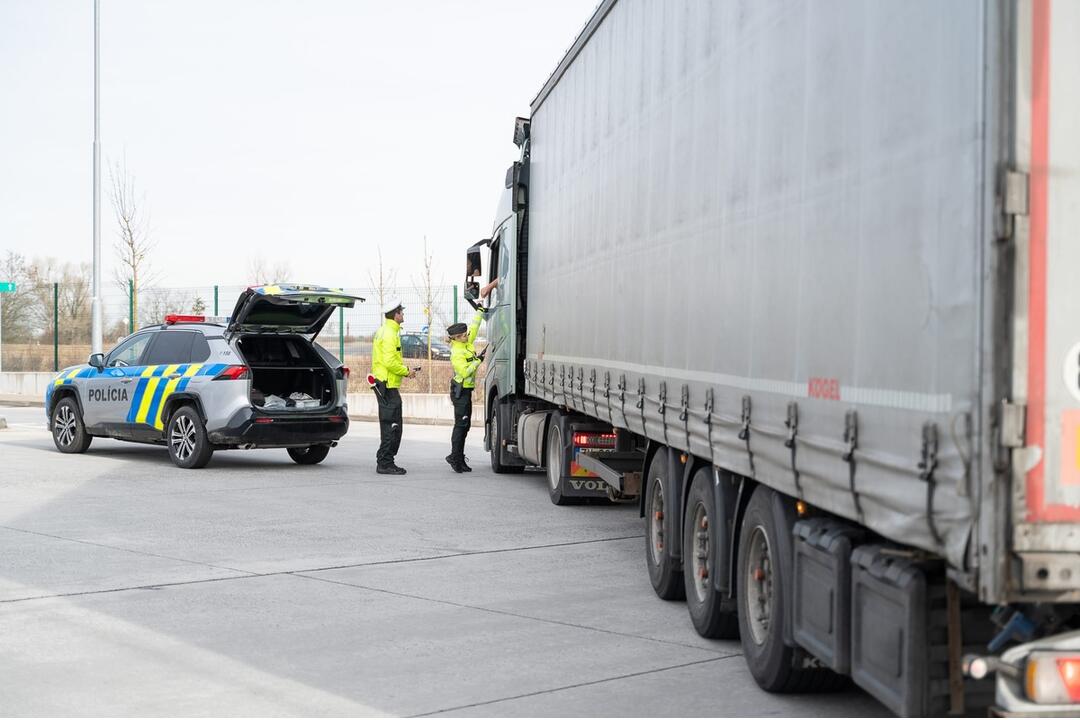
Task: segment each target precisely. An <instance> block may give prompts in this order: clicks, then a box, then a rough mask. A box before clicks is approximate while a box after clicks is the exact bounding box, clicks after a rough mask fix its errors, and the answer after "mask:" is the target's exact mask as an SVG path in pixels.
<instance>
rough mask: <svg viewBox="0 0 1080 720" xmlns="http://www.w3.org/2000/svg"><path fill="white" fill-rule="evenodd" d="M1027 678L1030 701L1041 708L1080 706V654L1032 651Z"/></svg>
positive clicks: (1026, 686)
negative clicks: (1043, 706) (1040, 705)
mask: <svg viewBox="0 0 1080 720" xmlns="http://www.w3.org/2000/svg"><path fill="white" fill-rule="evenodd" d="M1025 675H1026V677H1025V680H1026V682H1025V690H1027V696H1028V699H1029V700H1032V701H1033V702H1036V703H1039V704H1042V705H1070V704H1073V703H1080V653H1078V652H1076V651H1073V652H1068V651H1066V652H1060V651H1058V652H1054V651H1036V652H1033V653H1032V654H1031V657H1029V658H1028V661H1027V668H1026V672H1025Z"/></svg>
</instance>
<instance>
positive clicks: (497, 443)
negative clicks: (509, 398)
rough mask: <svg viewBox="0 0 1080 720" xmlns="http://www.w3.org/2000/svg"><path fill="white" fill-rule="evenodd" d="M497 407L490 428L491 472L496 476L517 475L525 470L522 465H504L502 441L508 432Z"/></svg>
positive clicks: (492, 413) (493, 410)
mask: <svg viewBox="0 0 1080 720" xmlns="http://www.w3.org/2000/svg"><path fill="white" fill-rule="evenodd" d="M501 415H502V413H500V412H499V407H498V405H496V406H495V407H493V408H492V409H491V415H490V417H489V419H488V423H489V425H488V427H490V428H491V471H492V472H493V473H495V474H496V475H517V474H520V473H521V472H523V471H524V470H525V468H524V467H522V466H521V465H504V464H503V462H502V455H501V453H502V439H503V435H504V434H505V432H506V428H504V427H503V423H502V420H501V419H500V416H501Z"/></svg>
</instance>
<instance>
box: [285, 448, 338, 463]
mask: <svg viewBox="0 0 1080 720" xmlns="http://www.w3.org/2000/svg"><path fill="white" fill-rule="evenodd" d="M329 454H330V446H329V445H308V446H307V447H298V448H289V457H291V458H292V459H293V460H294V461H295V462H296V463H297V464H299V465H317V464H318V463H321V462H322V461H323V460H325V459H326V456H327V455H329Z"/></svg>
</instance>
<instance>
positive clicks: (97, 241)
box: [90, 0, 102, 353]
mask: <svg viewBox="0 0 1080 720" xmlns="http://www.w3.org/2000/svg"><path fill="white" fill-rule="evenodd" d="M99 11H100V8H99V0H94V279H93V293H94V294H93V299H92V300H91V301H90V352H92V353H99V352H101V332H102V329H101V325H102V322H101V319H102V313H101V150H100V147H99V138H98V118H99V112H98V65H99V63H100V52H99V45H100V43H99V40H98V25H99V22H98V15H99Z"/></svg>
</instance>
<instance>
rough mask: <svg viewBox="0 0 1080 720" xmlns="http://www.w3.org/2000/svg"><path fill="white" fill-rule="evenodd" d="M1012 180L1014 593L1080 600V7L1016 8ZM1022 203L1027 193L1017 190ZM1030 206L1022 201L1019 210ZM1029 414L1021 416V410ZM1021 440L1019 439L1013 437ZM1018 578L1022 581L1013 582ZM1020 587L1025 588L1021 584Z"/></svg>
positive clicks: (1038, 3)
mask: <svg viewBox="0 0 1080 720" xmlns="http://www.w3.org/2000/svg"><path fill="white" fill-rule="evenodd" d="M1017 13H1018V16H1019V18H1018V19H1019V22H1018V27H1019V29H1018V32H1019V33H1020V37H1019V42H1017V44H1016V45H1017V52H1018V53H1019V62H1018V63H1017V66H1018V68H1019V72H1018V78H1017V81H1016V88H1015V97H1016V102H1014V103H1013V105H1014V112H1015V113H1016V118H1015V127H1016V129H1017V130H1016V137H1017V145H1016V148H1015V156H1016V159H1017V162H1016V171H1017V172H1016V174H1015V175H1014V176H1013V178H1012V180H1014V181H1016V182H1015V183H1014V184H1015V185H1016V186H1018V187H1020V188H1023V187H1024V185H1025V181H1026V190H1027V193H1026V211H1027V212H1026V218H1025V217H1023V212H1022V210H1023V209H1025V208H1022V207H1021V212H1020V213H1019V214H1020V216H1019V217H1018V218H1017V230H1016V233H1015V234H1016V249H1017V258H1018V261H1017V271H1016V276H1015V277H1016V280H1015V281H1016V331H1015V332H1014V337H1015V338H1016V342H1015V344H1014V345H1015V354H1014V357H1013V367H1014V368H1015V371H1014V377H1013V393H1012V394H1013V399H1014V402H1015V403H1017V404H1018V405H1020V406H1021V408H1020V410H1021V411H1022V417H1023V418H1024V428H1023V435H1022V438H1023V439H1022V444H1023V446H1024V447H1022V448H1019V449H1017V450H1014V452H1013V483H1014V486H1013V493H1012V498H1013V509H1012V516H1013V528H1014V534H1013V547H1014V550H1015V551H1016V553H1017V556H1018V558H1019V560H1020V563H1019V572H1017V573H1014V577H1013V582H1012V587H1013V590H1014V591H1015V590H1018V589H1019V590H1022V591H1023V592H1024V593H1025V594H1029V593H1039V592H1050V593H1062V592H1070V591H1071V592H1072V593H1074V594H1077V593H1078V590H1077V588H1078V581H1080V283H1077V280H1076V268H1078V267H1080V242H1078V241H1077V235H1076V233H1077V228H1078V227H1080V132H1077V128H1080V85H1078V84H1077V82H1076V78H1077V77H1080V44H1078V43H1076V33H1077V32H1078V31H1080V3H1074V2H1067V1H1059V2H1050V1H1049V0H1034V2H1026V3H1019V4H1018V10H1017ZM1019 195H1020V197H1021V198H1023V197H1024V193H1023V192H1022V191H1021V192H1020V193H1019ZM1023 204H1024V203H1023V201H1022V202H1021V205H1023ZM1017 415H1018V417H1019V416H1021V415H1020V413H1018V414H1017ZM1016 444H1021V443H1020V442H1017V443H1016ZM1017 581H1018V582H1017ZM1017 585H1019V587H1017Z"/></svg>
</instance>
